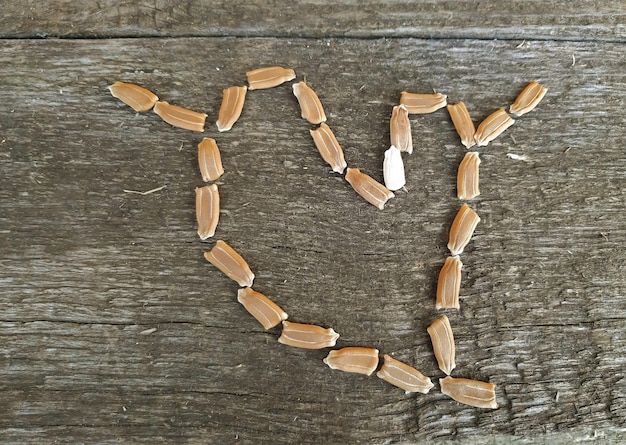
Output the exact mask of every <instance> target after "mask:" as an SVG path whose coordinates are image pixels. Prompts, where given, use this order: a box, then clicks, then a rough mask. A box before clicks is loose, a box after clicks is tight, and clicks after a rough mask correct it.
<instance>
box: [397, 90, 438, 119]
mask: <svg viewBox="0 0 626 445" xmlns="http://www.w3.org/2000/svg"><path fill="white" fill-rule="evenodd" d="M447 100H448V96H446V95H445V94H440V93H437V94H418V93H407V92H406V91H403V92H402V94H401V95H400V103H401V104H402V105H404V106H405V107H406V108H407V110H408V111H409V114H426V113H432V112H434V111H437V110H438V109H440V108H443V107H445V106H446V104H447Z"/></svg>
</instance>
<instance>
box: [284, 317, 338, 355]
mask: <svg viewBox="0 0 626 445" xmlns="http://www.w3.org/2000/svg"><path fill="white" fill-rule="evenodd" d="M338 338H339V334H337V333H336V332H335V331H334V330H333V329H332V328H327V329H325V328H323V327H321V326H316V325H313V324H302V323H293V322H290V321H283V332H282V334H281V335H280V337H279V338H278V341H279V342H280V343H282V344H284V345H287V346H293V347H295V348H304V349H322V348H330V347H332V346H335V343H336V342H337V339H338Z"/></svg>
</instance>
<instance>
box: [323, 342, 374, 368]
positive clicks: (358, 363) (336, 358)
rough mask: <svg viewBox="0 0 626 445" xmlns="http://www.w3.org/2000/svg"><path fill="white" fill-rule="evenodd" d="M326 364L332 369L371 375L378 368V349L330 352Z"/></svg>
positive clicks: (352, 349)
mask: <svg viewBox="0 0 626 445" xmlns="http://www.w3.org/2000/svg"><path fill="white" fill-rule="evenodd" d="M324 363H326V364H327V365H328V366H329V367H330V369H338V370H340V371H344V372H355V373H357V374H365V375H371V374H372V373H373V372H374V371H376V368H377V367H378V349H373V348H361V347H348V348H343V349H338V350H334V351H330V352H329V353H328V356H327V357H326V358H325V359H324Z"/></svg>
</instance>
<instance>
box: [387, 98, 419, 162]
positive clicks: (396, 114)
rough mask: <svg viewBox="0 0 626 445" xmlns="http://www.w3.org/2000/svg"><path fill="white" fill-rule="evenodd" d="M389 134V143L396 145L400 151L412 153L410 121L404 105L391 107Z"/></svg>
mask: <svg viewBox="0 0 626 445" xmlns="http://www.w3.org/2000/svg"><path fill="white" fill-rule="evenodd" d="M389 135H390V139H391V145H393V146H394V147H398V149H399V150H400V151H406V152H407V153H408V154H411V153H413V136H412V134H411V121H410V120H409V111H408V110H407V108H406V106H404V105H397V106H395V107H393V111H392V112H391V119H390V120H389Z"/></svg>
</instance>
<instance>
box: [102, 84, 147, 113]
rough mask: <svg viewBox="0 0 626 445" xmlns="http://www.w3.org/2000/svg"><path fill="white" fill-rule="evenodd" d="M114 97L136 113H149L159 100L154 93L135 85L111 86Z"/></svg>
mask: <svg viewBox="0 0 626 445" xmlns="http://www.w3.org/2000/svg"><path fill="white" fill-rule="evenodd" d="M109 91H111V95H112V96H113V97H116V98H118V99H119V100H121V101H122V102H124V103H125V104H126V105H128V106H129V107H131V108H132V109H133V110H135V111H148V110H149V109H150V108H152V107H154V104H155V103H157V101H158V100H159V98H158V97H157V95H156V94H154V93H153V92H152V91H150V90H147V89H145V88H144V87H140V86H139V85H135V84H134V83H124V82H119V81H118V82H115V83H114V84H113V85H111V86H109Z"/></svg>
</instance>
